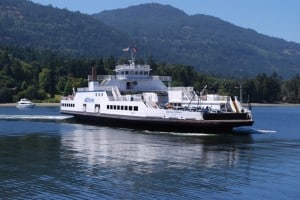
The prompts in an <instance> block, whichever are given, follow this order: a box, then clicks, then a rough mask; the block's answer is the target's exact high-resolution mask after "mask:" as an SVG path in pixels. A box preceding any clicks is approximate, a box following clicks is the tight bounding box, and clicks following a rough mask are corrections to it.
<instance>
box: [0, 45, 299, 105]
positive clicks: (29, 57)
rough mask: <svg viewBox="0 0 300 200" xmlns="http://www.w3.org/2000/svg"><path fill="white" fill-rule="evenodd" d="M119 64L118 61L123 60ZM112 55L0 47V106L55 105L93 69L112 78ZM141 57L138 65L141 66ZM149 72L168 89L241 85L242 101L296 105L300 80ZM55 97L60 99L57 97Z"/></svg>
mask: <svg viewBox="0 0 300 200" xmlns="http://www.w3.org/2000/svg"><path fill="white" fill-rule="evenodd" d="M121 60H122V59H121ZM121 60H119V59H115V58H113V57H107V58H99V59H90V58H85V59H83V58H75V57H70V56H66V55H61V54H57V53H54V52H51V51H45V50H44V51H37V50H33V49H29V48H20V47H4V46H0V103H9V102H16V101H17V100H18V99H20V98H23V97H26V98H29V99H33V100H34V101H43V100H47V101H48V102H49V101H55V102H58V101H59V96H60V95H64V96H67V95H69V94H71V93H72V88H78V87H86V86H87V76H88V74H90V70H91V66H97V69H98V70H97V71H98V74H112V73H113V69H114V67H115V65H116V63H118V62H120V61H121ZM143 62H144V61H143V60H142V59H137V63H140V64H142V63H143ZM147 63H149V64H150V66H151V68H152V74H155V75H167V76H172V77H173V81H172V86H193V87H194V88H195V90H196V91H201V90H202V88H203V87H204V86H205V85H207V90H208V92H209V93H220V94H230V95H237V96H238V95H239V88H240V86H242V87H243V97H244V100H246V101H247V100H248V98H249V100H250V101H251V102H272V103H274V102H289V103H299V102H300V76H299V75H295V76H294V77H293V78H291V79H290V80H282V79H280V78H279V77H278V76H277V74H275V73H274V74H272V75H266V74H259V75H257V76H256V77H254V78H252V79H247V80H241V79H224V78H216V77H212V76H208V75H207V74H204V73H199V72H197V71H195V69H194V68H193V67H192V66H187V65H178V64H166V63H160V62H156V61H154V60H153V59H149V60H147ZM56 95H59V96H58V98H55V96H56Z"/></svg>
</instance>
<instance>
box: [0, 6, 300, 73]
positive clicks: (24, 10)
mask: <svg viewBox="0 0 300 200" xmlns="http://www.w3.org/2000/svg"><path fill="white" fill-rule="evenodd" d="M130 44H132V45H135V46H136V48H137V49H138V52H137V58H142V59H147V58H148V57H150V56H152V58H154V59H155V60H156V61H158V62H167V63H173V64H184V65H191V66H193V67H195V68H196V69H197V70H198V71H201V72H206V73H210V74H214V75H220V76H223V77H253V76H256V75H257V74H258V73H266V74H272V73H273V72H277V73H278V75H279V76H282V77H284V78H289V77H291V76H293V75H294V74H296V73H299V74H300V44H297V43H293V42H287V41H284V40H282V39H277V38H272V37H269V36H266V35H262V34H259V33H257V32H255V31H253V30H250V29H244V28H241V27H238V26H235V25H233V24H230V23H228V22H225V21H223V20H221V19H218V18H215V17H212V16H207V15H201V14H198V15H192V16H190V15H187V14H186V13H184V12H183V11H181V10H179V9H177V8H174V7H172V6H169V5H161V4H156V3H150V4H142V5H137V6H131V7H128V8H125V9H117V10H111V11H104V12H101V13H98V14H95V15H91V16H90V15H86V14H82V13H80V12H70V11H68V10H67V9H58V8H54V7H52V6H51V5H50V6H42V5H39V4H35V3H32V2H31V1H29V0H1V1H0V45H13V46H20V47H30V48H35V49H47V50H51V51H56V52H59V53H67V54H71V55H75V56H81V55H82V56H89V57H94V58H95V57H96V58H101V57H106V56H111V55H112V56H114V57H117V58H118V57H120V56H122V55H124V53H123V52H122V51H121V50H122V49H123V48H125V47H127V46H128V45H130Z"/></svg>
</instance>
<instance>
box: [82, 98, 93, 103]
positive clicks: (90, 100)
mask: <svg viewBox="0 0 300 200" xmlns="http://www.w3.org/2000/svg"><path fill="white" fill-rule="evenodd" d="M84 102H86V103H94V99H92V98H89V97H87V98H85V99H84Z"/></svg>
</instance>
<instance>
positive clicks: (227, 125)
mask: <svg viewBox="0 0 300 200" xmlns="http://www.w3.org/2000/svg"><path fill="white" fill-rule="evenodd" d="M61 113H63V114H70V115H73V116H74V119H75V120H76V121H78V122H84V123H89V124H96V125H107V126H112V127H123V128H133V129H140V130H151V131H166V132H173V131H174V132H197V133H228V132H231V131H232V129H233V128H235V127H241V126H252V125H253V121H252V120H250V119H234V120H232V119H231V120H224V119H223V120H220V119H219V120H201V121H195V120H182V119H163V118H150V117H148V118H141V117H130V116H119V115H118V116H115V115H106V114H95V113H82V112H68V111H61Z"/></svg>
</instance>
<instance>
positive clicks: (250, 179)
mask: <svg viewBox="0 0 300 200" xmlns="http://www.w3.org/2000/svg"><path fill="white" fill-rule="evenodd" d="M253 115H254V119H255V125H254V126H253V127H251V128H242V129H238V130H236V131H235V132H234V133H230V134H228V135H218V134H213V135H211V134H210V135H207V134H196V133H184V134H182V133H175V132H172V133H166V132H150V131H147V130H145V131H141V130H132V129H122V128H114V127H103V126H92V125H82V124H78V123H74V122H73V121H72V120H70V119H67V117H66V116H61V115H60V114H59V108H58V107H36V108H34V109H27V110H26V109H24V110H19V109H16V108H14V107H0V199H230V200H232V199H297V197H298V196H299V195H300V190H299V188H300V182H299V180H300V159H299V156H300V125H299V122H300V107H254V108H253Z"/></svg>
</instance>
